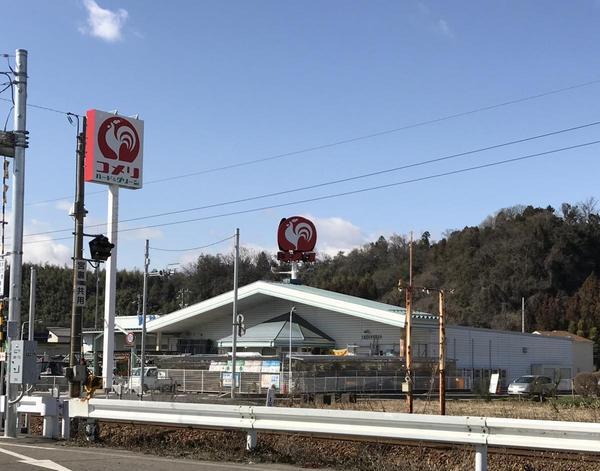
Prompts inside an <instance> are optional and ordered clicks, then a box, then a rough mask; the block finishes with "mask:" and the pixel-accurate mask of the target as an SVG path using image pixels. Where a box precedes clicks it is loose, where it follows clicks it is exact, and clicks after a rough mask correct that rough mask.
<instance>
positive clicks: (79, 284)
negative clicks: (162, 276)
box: [69, 117, 87, 397]
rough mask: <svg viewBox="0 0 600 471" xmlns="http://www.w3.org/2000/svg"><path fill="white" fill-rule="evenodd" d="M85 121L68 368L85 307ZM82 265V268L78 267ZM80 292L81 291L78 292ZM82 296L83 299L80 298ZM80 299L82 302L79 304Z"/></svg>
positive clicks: (77, 387)
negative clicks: (83, 276)
mask: <svg viewBox="0 0 600 471" xmlns="http://www.w3.org/2000/svg"><path fill="white" fill-rule="evenodd" d="M86 121H87V120H86V119H85V117H84V118H83V129H82V132H81V134H79V135H78V136H77V165H76V167H77V183H76V189H75V208H74V209H75V214H74V216H75V246H74V251H73V303H72V306H71V350H70V353H69V367H70V368H73V367H74V366H76V365H78V364H79V360H80V359H81V327H82V325H81V322H82V318H83V308H84V305H85V296H86V293H85V279H84V280H81V279H80V277H81V274H82V271H83V274H84V275H85V264H86V262H85V261H84V260H83V220H84V218H85V214H86V210H85V204H84V200H85V179H84V163H85V132H86ZM81 264H83V268H82V267H81V266H80V265H81ZM80 290H82V291H83V293H82V292H80ZM82 296H83V298H82ZM80 299H81V300H83V301H82V302H80ZM80 395H81V383H80V382H79V381H72V382H69V397H79V396H80Z"/></svg>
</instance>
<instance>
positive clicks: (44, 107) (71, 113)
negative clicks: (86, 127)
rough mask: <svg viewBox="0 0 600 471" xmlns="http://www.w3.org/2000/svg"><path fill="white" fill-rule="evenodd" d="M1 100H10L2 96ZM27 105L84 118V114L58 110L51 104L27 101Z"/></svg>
mask: <svg viewBox="0 0 600 471" xmlns="http://www.w3.org/2000/svg"><path fill="white" fill-rule="evenodd" d="M0 100H2V101H10V100H8V99H7V98H0ZM27 106H28V107H29V108H37V109H39V110H45V111H52V112H53V113H59V114H64V115H69V114H70V115H73V116H79V117H80V118H83V115H80V114H77V113H73V112H71V111H64V110H58V109H56V108H50V107H49V106H42V105H35V104H33V103H27Z"/></svg>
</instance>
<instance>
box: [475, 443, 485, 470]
mask: <svg viewBox="0 0 600 471" xmlns="http://www.w3.org/2000/svg"><path fill="white" fill-rule="evenodd" d="M487 469H488V466H487V445H475V471H487Z"/></svg>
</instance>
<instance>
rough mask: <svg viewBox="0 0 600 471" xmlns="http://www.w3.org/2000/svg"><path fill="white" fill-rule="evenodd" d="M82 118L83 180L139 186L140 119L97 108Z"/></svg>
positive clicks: (141, 167) (141, 126) (141, 154)
mask: <svg viewBox="0 0 600 471" xmlns="http://www.w3.org/2000/svg"><path fill="white" fill-rule="evenodd" d="M86 118H87V132H86V146H85V181H86V182H95V183H103V184H105V185H117V186H120V187H125V188H132V189H136V190H137V189H140V188H142V169H143V166H142V162H143V139H144V122H143V121H142V120H140V119H134V118H125V117H123V116H118V115H115V114H110V113H106V112H104V111H98V110H89V111H88V112H87V113H86Z"/></svg>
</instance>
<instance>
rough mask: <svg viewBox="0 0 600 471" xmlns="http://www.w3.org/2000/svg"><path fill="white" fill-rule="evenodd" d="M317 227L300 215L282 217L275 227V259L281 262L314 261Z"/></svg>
mask: <svg viewBox="0 0 600 471" xmlns="http://www.w3.org/2000/svg"><path fill="white" fill-rule="evenodd" d="M316 243H317V228H316V227H315V225H314V224H313V222H312V221H310V220H308V219H306V218H304V217H302V216H292V217H290V218H284V219H282V220H281V221H280V222H279V227H278V229H277V244H278V245H279V252H277V260H281V261H283V262H314V261H315V253H314V252H313V250H314V248H315V245H316Z"/></svg>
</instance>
